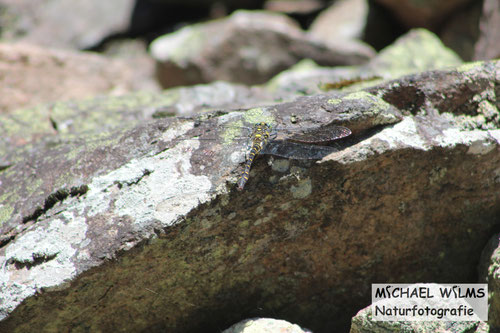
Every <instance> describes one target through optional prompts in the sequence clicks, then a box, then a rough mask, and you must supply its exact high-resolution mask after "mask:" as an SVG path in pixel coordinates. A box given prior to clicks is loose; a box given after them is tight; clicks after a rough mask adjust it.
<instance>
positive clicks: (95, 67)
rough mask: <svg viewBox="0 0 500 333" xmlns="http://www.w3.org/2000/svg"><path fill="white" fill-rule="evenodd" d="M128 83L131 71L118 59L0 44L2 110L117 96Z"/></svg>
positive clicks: (0, 101) (0, 106)
mask: <svg viewBox="0 0 500 333" xmlns="http://www.w3.org/2000/svg"><path fill="white" fill-rule="evenodd" d="M132 83H133V77H132V71H131V70H130V69H129V68H128V67H127V66H126V65H125V64H124V63H123V62H121V61H117V60H111V59H107V58H105V57H102V56H99V55H97V54H92V53H81V52H80V53H76V52H73V51H62V50H49V49H45V48H41V47H38V46H35V45H29V44H6V43H4V44H0V110H1V112H3V113H10V112H12V111H13V110H15V109H19V108H28V107H32V106H35V105H38V104H42V103H48V102H55V101H61V100H69V99H82V98H85V97H91V96H95V95H103V94H110V95H120V94H124V93H126V92H130V91H131V89H132ZM4 133H5V132H4Z"/></svg>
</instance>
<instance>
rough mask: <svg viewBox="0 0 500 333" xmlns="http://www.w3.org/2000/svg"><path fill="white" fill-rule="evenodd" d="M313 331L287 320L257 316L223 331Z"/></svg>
mask: <svg viewBox="0 0 500 333" xmlns="http://www.w3.org/2000/svg"><path fill="white" fill-rule="evenodd" d="M252 332H255V333H256V332H261V333H278V332H280V333H311V331H309V330H304V329H302V328H301V327H300V326H298V325H295V324H291V323H289V322H287V321H285V320H279V319H272V318H257V319H246V320H243V321H241V322H239V323H237V324H234V325H233V326H231V327H230V328H228V329H226V330H224V331H222V333H252Z"/></svg>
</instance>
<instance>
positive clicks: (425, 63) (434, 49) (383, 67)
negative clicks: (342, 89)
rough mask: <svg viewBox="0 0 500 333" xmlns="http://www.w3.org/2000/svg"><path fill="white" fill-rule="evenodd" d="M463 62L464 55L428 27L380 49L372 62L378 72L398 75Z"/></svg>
mask: <svg viewBox="0 0 500 333" xmlns="http://www.w3.org/2000/svg"><path fill="white" fill-rule="evenodd" d="M461 63H462V60H461V59H460V57H459V56H458V55H457V54H456V53H455V52H453V51H452V50H451V49H449V48H447V47H445V46H444V45H443V43H442V42H441V40H440V39H439V38H438V37H437V36H436V35H434V34H433V33H431V32H430V31H428V30H425V29H414V30H412V31H410V32H409V33H408V34H406V35H405V36H403V37H401V38H399V39H398V40H397V41H396V42H395V43H393V44H391V45H390V46H388V47H386V48H385V49H383V50H382V51H380V54H379V56H378V57H377V58H376V59H375V60H374V61H373V62H372V65H373V67H374V70H376V71H377V72H378V73H384V75H385V76H387V74H390V76H391V77H393V78H395V77H399V76H402V75H406V74H410V73H417V72H422V71H427V70H432V69H439V68H444V67H451V66H458V65H460V64H461Z"/></svg>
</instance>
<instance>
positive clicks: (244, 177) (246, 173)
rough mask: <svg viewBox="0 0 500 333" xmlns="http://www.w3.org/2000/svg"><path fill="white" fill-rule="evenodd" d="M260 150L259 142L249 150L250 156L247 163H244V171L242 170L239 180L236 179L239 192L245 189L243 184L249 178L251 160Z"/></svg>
mask: <svg viewBox="0 0 500 333" xmlns="http://www.w3.org/2000/svg"><path fill="white" fill-rule="evenodd" d="M261 150H262V145H261V143H260V142H258V143H254V145H253V146H252V149H251V150H250V154H249V156H248V158H247V161H246V163H245V169H244V170H243V172H242V173H241V176H240V178H239V179H238V190H240V191H241V190H243V188H244V187H245V184H246V183H247V181H248V178H249V177H250V169H251V168H252V163H253V160H254V159H255V156H257V154H258V153H259V152H260V151H261Z"/></svg>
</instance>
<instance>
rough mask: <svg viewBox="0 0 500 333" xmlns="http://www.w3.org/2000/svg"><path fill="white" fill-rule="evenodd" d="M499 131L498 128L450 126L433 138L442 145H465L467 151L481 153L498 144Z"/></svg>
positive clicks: (490, 149) (485, 152)
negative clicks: (463, 128)
mask: <svg viewBox="0 0 500 333" xmlns="http://www.w3.org/2000/svg"><path fill="white" fill-rule="evenodd" d="M499 133H500V130H488V131H483V130H474V131H463V130H460V129H459V128H450V129H447V130H445V131H444V132H443V134H442V135H440V136H438V137H436V138H434V141H435V142H438V143H439V145H440V146H442V147H454V146H456V145H466V146H468V147H469V150H468V152H467V153H469V154H480V155H483V154H487V153H489V152H490V151H492V150H493V149H495V148H496V147H498V146H499V144H500V142H499V135H500V134H499Z"/></svg>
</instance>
